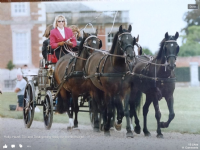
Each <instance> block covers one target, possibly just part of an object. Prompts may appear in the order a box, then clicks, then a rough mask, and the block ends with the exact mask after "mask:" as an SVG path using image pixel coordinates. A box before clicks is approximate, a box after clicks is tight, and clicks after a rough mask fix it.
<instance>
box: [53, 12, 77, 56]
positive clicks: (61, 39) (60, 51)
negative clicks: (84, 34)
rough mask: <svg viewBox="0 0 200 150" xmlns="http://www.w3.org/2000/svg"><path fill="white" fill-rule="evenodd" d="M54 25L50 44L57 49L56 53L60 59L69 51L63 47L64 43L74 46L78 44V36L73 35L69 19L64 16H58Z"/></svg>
mask: <svg viewBox="0 0 200 150" xmlns="http://www.w3.org/2000/svg"><path fill="white" fill-rule="evenodd" d="M53 26H54V29H53V30H51V33H50V45H51V48H52V49H55V55H56V57H57V59H59V58H60V57H62V56H63V55H64V54H67V53H68V52H67V51H65V50H64V48H63V46H64V44H66V45H68V46H69V47H71V48H73V47H75V46H76V45H77V44H76V38H75V37H74V36H73V32H72V30H71V29H70V28H67V19H66V18H65V17H64V16H62V15H58V16H56V17H55V20H54V23H53Z"/></svg>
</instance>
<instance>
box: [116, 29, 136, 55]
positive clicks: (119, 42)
mask: <svg viewBox="0 0 200 150" xmlns="http://www.w3.org/2000/svg"><path fill="white" fill-rule="evenodd" d="M124 34H125V35H131V33H129V32H124V33H121V34H120V35H118V44H119V46H120V49H121V51H122V52H125V53H126V49H127V48H128V47H132V48H134V46H133V45H131V44H128V45H126V47H125V48H124V49H123V48H122V43H121V36H122V35H124ZM131 37H132V36H131Z"/></svg>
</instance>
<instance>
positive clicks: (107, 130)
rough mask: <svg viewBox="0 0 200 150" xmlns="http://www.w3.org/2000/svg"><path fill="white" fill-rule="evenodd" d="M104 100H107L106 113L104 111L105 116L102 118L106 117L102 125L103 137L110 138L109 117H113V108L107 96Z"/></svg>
mask: <svg viewBox="0 0 200 150" xmlns="http://www.w3.org/2000/svg"><path fill="white" fill-rule="evenodd" d="M106 100H107V111H106V114H107V116H104V117H107V121H106V123H105V125H104V135H105V136H110V122H111V117H112V115H113V109H112V108H113V106H112V101H111V98H110V96H107V99H106Z"/></svg>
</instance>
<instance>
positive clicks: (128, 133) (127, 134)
mask: <svg viewBox="0 0 200 150" xmlns="http://www.w3.org/2000/svg"><path fill="white" fill-rule="evenodd" d="M126 137H127V138H133V137H134V136H133V132H127V133H126Z"/></svg>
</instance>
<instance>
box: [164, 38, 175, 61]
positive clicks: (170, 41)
mask: <svg viewBox="0 0 200 150" xmlns="http://www.w3.org/2000/svg"><path fill="white" fill-rule="evenodd" d="M166 43H167V44H168V43H177V42H176V41H175V40H169V41H165V44H164V46H163V49H164V55H165V60H166V61H167V60H168V58H170V57H174V58H175V60H176V57H177V56H176V55H175V54H170V55H168V56H166V53H165V47H166Z"/></svg>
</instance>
